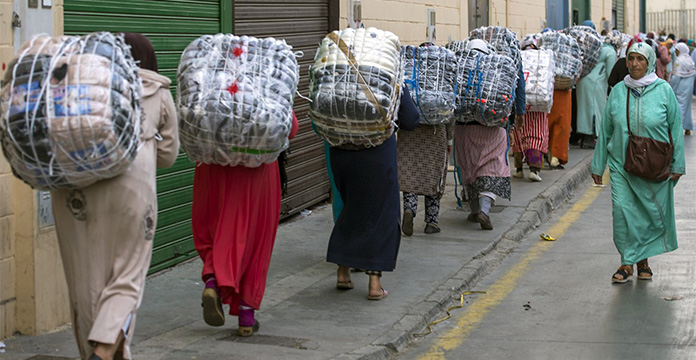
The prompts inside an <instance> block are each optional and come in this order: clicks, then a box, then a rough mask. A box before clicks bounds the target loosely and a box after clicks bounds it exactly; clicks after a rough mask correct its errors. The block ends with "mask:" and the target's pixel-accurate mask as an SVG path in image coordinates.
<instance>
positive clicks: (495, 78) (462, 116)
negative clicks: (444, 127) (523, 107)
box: [454, 49, 517, 126]
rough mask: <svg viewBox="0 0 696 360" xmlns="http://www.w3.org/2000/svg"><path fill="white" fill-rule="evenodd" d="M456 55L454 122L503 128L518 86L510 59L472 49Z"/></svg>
mask: <svg viewBox="0 0 696 360" xmlns="http://www.w3.org/2000/svg"><path fill="white" fill-rule="evenodd" d="M456 55H457V59H458V62H459V71H458V75H457V84H458V90H457V104H456V108H455V115H454V119H455V121H456V122H458V123H471V122H478V123H480V124H482V125H486V126H506V124H507V120H508V116H510V111H511V110H512V106H513V103H514V96H513V93H514V90H515V85H516V83H517V71H516V69H517V68H516V67H515V65H514V62H513V60H512V59H511V58H510V57H509V56H506V55H500V54H484V53H482V52H480V51H478V50H473V49H472V50H463V51H460V52H458V53H457V54H456Z"/></svg>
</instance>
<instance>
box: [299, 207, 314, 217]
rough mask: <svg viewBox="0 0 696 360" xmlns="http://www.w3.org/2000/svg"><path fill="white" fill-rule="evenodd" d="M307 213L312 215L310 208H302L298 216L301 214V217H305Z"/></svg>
mask: <svg viewBox="0 0 696 360" xmlns="http://www.w3.org/2000/svg"><path fill="white" fill-rule="evenodd" d="M309 215H312V210H309V209H304V210H302V211H300V216H302V217H303V218H304V217H307V216H309Z"/></svg>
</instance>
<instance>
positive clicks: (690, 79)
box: [669, 43, 696, 135]
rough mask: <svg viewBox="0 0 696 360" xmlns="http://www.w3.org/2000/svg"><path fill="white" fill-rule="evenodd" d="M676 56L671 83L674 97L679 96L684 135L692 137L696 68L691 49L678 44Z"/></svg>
mask: <svg viewBox="0 0 696 360" xmlns="http://www.w3.org/2000/svg"><path fill="white" fill-rule="evenodd" d="M676 54H677V57H676V58H675V60H674V67H673V68H672V76H671V77H670V80H669V83H670V85H672V89H673V90H674V95H676V96H677V102H678V103H679V112H680V113H681V118H682V128H683V129H684V135H691V132H692V131H693V130H694V121H693V119H692V118H691V101H692V95H693V92H694V79H696V66H694V61H693V60H692V59H691V57H689V47H688V46H686V44H684V43H678V44H677V45H676Z"/></svg>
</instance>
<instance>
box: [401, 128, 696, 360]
mask: <svg viewBox="0 0 696 360" xmlns="http://www.w3.org/2000/svg"><path fill="white" fill-rule="evenodd" d="M685 143H686V159H687V169H688V170H687V173H689V172H690V174H689V175H688V176H685V177H682V179H681V180H680V181H679V184H678V185H677V186H676V188H675V207H676V218H677V231H678V239H679V249H678V250H676V251H674V252H672V253H669V254H664V255H660V256H657V257H654V258H651V259H650V265H651V267H652V269H653V272H654V273H655V276H654V279H653V280H652V281H638V280H637V279H636V278H635V277H634V278H633V281H631V282H629V283H627V284H622V285H618V284H612V283H611V276H612V274H613V273H614V271H616V269H617V268H618V266H619V265H620V259H619V255H618V253H617V251H616V249H615V247H614V244H613V242H612V224H611V194H610V188H609V187H606V188H604V189H599V188H593V187H589V188H588V189H587V190H586V191H585V192H584V193H583V192H579V194H578V195H577V196H576V198H575V199H574V200H573V201H572V202H571V203H570V204H567V205H566V206H565V208H564V209H561V210H560V211H557V212H555V213H554V216H553V218H552V220H551V221H549V222H548V223H546V224H544V225H542V227H541V228H539V230H538V231H537V232H535V233H533V234H532V235H530V236H529V237H528V238H526V239H525V240H524V241H523V242H522V244H521V246H520V247H519V248H518V249H517V250H516V251H515V252H513V253H512V254H511V255H510V256H509V257H507V258H506V259H505V260H504V262H503V263H502V264H501V266H499V267H497V268H496V269H495V270H494V271H493V272H492V273H491V274H490V275H488V276H487V277H486V278H485V279H484V280H483V281H481V282H480V283H479V284H478V285H477V286H476V288H475V289H474V290H479V291H486V293H485V294H471V295H466V296H465V297H464V299H465V303H464V306H463V308H461V309H453V310H452V311H451V313H452V315H453V317H452V318H451V319H449V320H446V321H444V322H441V323H439V324H437V325H435V326H434V327H433V329H434V332H433V333H432V334H430V335H427V336H425V337H421V338H419V339H418V340H416V341H415V342H414V343H413V344H412V345H411V346H410V348H409V349H407V350H406V351H405V352H404V353H403V354H402V355H401V356H399V357H398V359H399V360H411V359H428V360H430V359H553V360H559V359H630V358H637V359H638V358H639V359H696V337H695V334H696V257H695V256H694V255H695V254H696V244H695V240H696V176H695V175H694V174H695V173H696V137H695V136H689V137H686V138H685ZM605 183H606V182H605ZM540 233H549V234H551V235H555V237H556V238H557V240H556V241H555V242H548V241H543V240H540V239H539V234H540Z"/></svg>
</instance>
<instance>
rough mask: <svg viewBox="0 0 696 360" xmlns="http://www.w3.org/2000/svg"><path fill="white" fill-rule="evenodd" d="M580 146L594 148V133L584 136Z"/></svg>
mask: <svg viewBox="0 0 696 360" xmlns="http://www.w3.org/2000/svg"><path fill="white" fill-rule="evenodd" d="M580 148H581V149H594V148H595V140H594V136H592V135H585V136H583V137H582V140H581V141H580Z"/></svg>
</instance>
